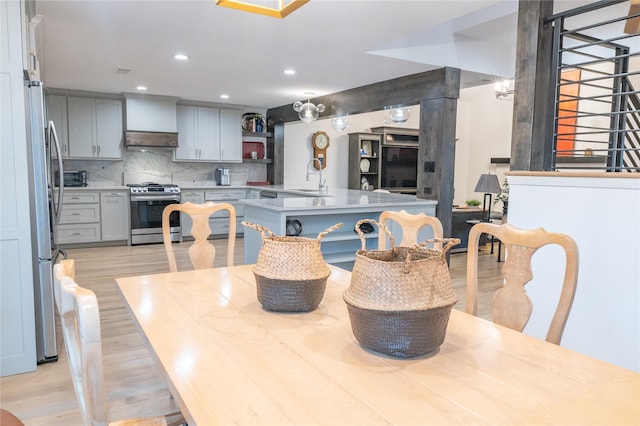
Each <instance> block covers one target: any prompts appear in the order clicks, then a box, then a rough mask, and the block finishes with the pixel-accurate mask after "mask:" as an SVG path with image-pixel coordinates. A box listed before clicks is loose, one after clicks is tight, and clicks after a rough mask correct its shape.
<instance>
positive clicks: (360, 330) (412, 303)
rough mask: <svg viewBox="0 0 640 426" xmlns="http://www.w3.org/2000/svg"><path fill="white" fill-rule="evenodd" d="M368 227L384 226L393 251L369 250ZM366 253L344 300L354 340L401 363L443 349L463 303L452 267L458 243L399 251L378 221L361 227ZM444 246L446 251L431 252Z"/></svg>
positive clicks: (359, 256)
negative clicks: (449, 258) (457, 308)
mask: <svg viewBox="0 0 640 426" xmlns="http://www.w3.org/2000/svg"><path fill="white" fill-rule="evenodd" d="M362 223H372V224H375V225H377V226H378V228H379V231H380V232H385V233H386V234H387V235H388V236H389V240H390V242H391V249H390V250H366V246H365V238H364V234H363V233H362V231H361V230H360V225H361V224H362ZM356 231H357V232H358V233H359V234H360V239H361V241H362V249H360V250H358V251H357V252H356V261H355V264H354V266H353V271H352V273H351V283H350V286H349V288H348V289H347V290H345V292H344V294H343V299H344V301H345V303H346V304H347V309H348V311H349V319H350V321H351V328H352V330H353V334H354V336H355V337H356V339H357V340H358V342H360V344H361V345H362V346H364V347H366V348H368V349H371V350H373V351H376V352H380V353H383V354H385V355H391V356H395V357H412V356H418V355H424V354H426V353H429V352H432V351H434V350H436V349H438V348H439V347H440V345H441V344H442V342H443V341H444V337H445V335H446V329H447V324H448V322H449V316H450V314H451V308H452V307H453V305H454V304H455V303H456V302H457V301H458V297H457V296H456V294H455V292H454V290H453V287H452V286H451V276H450V274H449V268H448V266H447V262H446V253H447V251H448V250H449V249H450V248H451V247H453V246H454V245H456V244H459V243H460V240H459V239H457V238H443V239H432V240H428V241H425V242H423V243H421V244H417V245H415V246H412V247H395V241H394V238H393V236H392V235H391V233H390V232H389V230H388V229H387V228H386V227H385V226H384V225H382V224H378V223H377V222H376V221H374V220H369V219H366V220H361V221H359V222H358V223H357V224H356ZM438 241H441V242H442V243H443V244H444V247H443V248H442V249H433V248H427V247H426V245H427V244H429V243H432V242H438Z"/></svg>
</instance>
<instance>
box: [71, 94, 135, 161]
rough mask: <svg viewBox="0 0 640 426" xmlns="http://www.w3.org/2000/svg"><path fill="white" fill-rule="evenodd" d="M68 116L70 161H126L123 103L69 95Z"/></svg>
mask: <svg viewBox="0 0 640 426" xmlns="http://www.w3.org/2000/svg"><path fill="white" fill-rule="evenodd" d="M67 114H68V122H69V157H70V158H100V159H106V160H108V159H113V160H118V159H121V158H122V135H123V133H122V102H121V101H119V100H113V99H94V98H84V97H73V96H69V97H68V98H67Z"/></svg>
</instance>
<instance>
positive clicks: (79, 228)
mask: <svg viewBox="0 0 640 426" xmlns="http://www.w3.org/2000/svg"><path fill="white" fill-rule="evenodd" d="M54 235H55V240H56V243H58V244H73V243H92V242H99V241H100V193H98V192H75V191H69V190H65V192H64V195H63V198H62V213H61V214H60V224H59V225H58V226H57V229H56V233H55V234H54Z"/></svg>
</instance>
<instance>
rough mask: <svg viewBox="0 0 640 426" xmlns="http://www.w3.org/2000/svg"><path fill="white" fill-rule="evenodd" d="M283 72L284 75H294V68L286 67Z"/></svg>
mask: <svg viewBox="0 0 640 426" xmlns="http://www.w3.org/2000/svg"><path fill="white" fill-rule="evenodd" d="M284 73H285V74H286V75H295V73H296V70H294V69H291V68H288V69H286V70H284Z"/></svg>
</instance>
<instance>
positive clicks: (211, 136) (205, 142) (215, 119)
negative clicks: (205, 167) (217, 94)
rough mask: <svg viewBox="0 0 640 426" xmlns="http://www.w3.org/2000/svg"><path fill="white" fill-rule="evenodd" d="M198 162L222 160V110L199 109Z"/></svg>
mask: <svg viewBox="0 0 640 426" xmlns="http://www.w3.org/2000/svg"><path fill="white" fill-rule="evenodd" d="M198 148H199V149H200V151H199V155H198V160H214V161H215V160H219V159H220V110H219V109H218V108H204V107H198Z"/></svg>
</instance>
